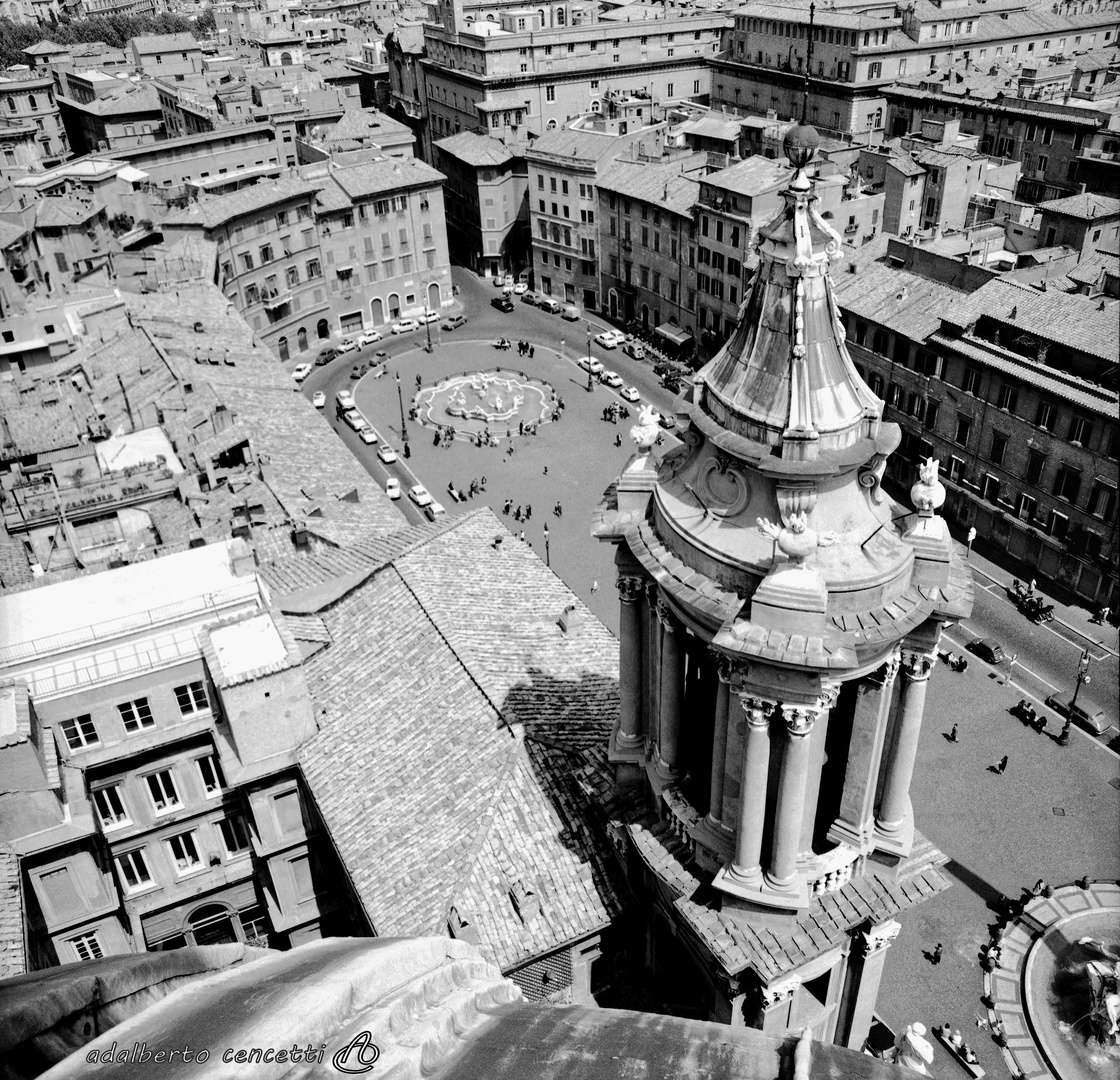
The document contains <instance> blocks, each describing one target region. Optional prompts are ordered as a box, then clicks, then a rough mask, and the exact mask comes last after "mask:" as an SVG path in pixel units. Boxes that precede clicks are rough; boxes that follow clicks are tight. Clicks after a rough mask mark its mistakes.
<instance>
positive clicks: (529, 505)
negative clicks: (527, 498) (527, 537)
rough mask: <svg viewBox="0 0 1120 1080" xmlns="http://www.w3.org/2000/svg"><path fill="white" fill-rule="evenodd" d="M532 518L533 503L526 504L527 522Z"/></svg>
mask: <svg viewBox="0 0 1120 1080" xmlns="http://www.w3.org/2000/svg"><path fill="white" fill-rule="evenodd" d="M532 516H533V506H532V504H531V503H526V504H525V520H526V521H528V520H529V518H531V517H532Z"/></svg>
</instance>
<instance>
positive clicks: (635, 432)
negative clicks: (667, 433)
mask: <svg viewBox="0 0 1120 1080" xmlns="http://www.w3.org/2000/svg"><path fill="white" fill-rule="evenodd" d="M659 419H660V417H659V416H658V414H657V412H656V410H655V409H654V408H653V406H652V405H643V406H642V408H641V410H640V411H639V413H638V422H637V423H636V424H635V425H634V426H633V427H632V428H631V429H630V438H631V439H633V440H634V443H635V444H636V445H637V447H638V449H639V450H640V451H642V452H643V453H644V452H646V451H648V450H649V448H650V447H651V446H653V444H654V443H655V442H657V436H658V435H659V434H661V432H660V429H659V428H658V425H657V421H658V420H659Z"/></svg>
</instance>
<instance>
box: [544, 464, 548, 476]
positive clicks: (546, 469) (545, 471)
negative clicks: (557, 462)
mask: <svg viewBox="0 0 1120 1080" xmlns="http://www.w3.org/2000/svg"><path fill="white" fill-rule="evenodd" d="M544 474H545V476H547V475H548V466H547V465H546V466H545V467H544Z"/></svg>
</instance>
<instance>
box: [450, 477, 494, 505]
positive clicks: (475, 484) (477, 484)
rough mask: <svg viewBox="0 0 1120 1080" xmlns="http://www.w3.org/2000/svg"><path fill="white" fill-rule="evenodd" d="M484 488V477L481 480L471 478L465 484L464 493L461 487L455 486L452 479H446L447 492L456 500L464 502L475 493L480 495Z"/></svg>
mask: <svg viewBox="0 0 1120 1080" xmlns="http://www.w3.org/2000/svg"><path fill="white" fill-rule="evenodd" d="M485 490H486V477H485V476H484V477H483V478H482V479H481V480H472V481H471V482H470V484H469V485H468V486H467V490H466V493H465V494H464V492H463V489H462V488H456V487H455V483H454V481H452V480H448V481H447V491H448V494H449V495H450V496H451V497H452V498H453V499H454V500H455V501H456V502H466V501H467V499H473V498H474V497H475V496H476V495H481V494H482V492H484V491H485Z"/></svg>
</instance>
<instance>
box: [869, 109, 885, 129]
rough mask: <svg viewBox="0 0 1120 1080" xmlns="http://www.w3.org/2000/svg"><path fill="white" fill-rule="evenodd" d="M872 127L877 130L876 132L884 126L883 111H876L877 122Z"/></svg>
mask: <svg viewBox="0 0 1120 1080" xmlns="http://www.w3.org/2000/svg"><path fill="white" fill-rule="evenodd" d="M871 126H872V127H873V128H875V130H876V131H878V130H879V128H881V127H882V126H883V110H882V109H876V110H875V122H874V123H873V124H872V125H871Z"/></svg>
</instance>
